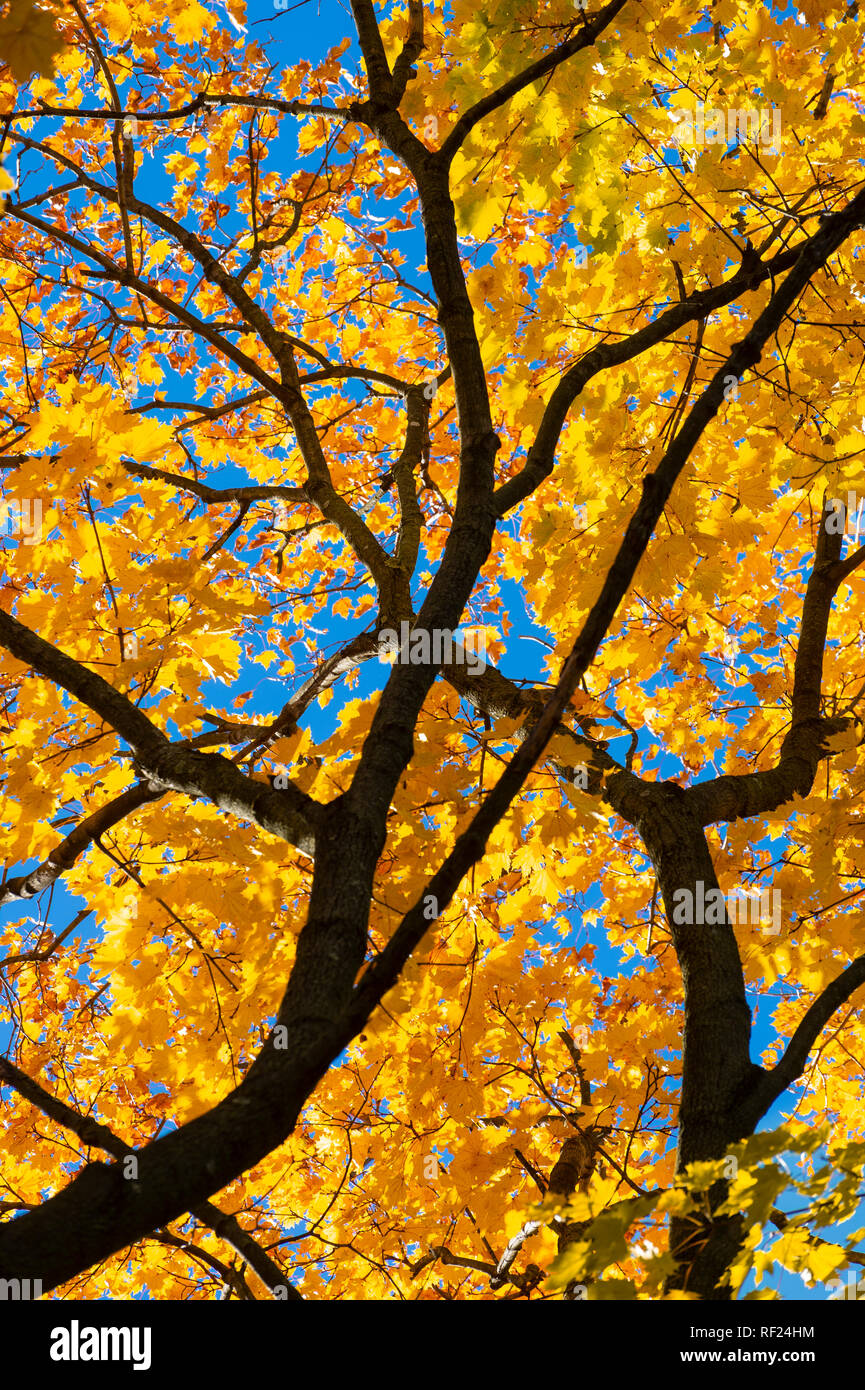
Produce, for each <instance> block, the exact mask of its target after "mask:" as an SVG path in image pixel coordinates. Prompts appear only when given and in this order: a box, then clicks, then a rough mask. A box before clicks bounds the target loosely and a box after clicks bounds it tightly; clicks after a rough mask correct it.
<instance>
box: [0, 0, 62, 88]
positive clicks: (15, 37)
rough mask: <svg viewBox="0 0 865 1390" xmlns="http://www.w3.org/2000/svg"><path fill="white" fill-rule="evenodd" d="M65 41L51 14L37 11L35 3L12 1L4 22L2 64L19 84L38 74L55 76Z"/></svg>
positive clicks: (0, 40) (1, 28)
mask: <svg viewBox="0 0 865 1390" xmlns="http://www.w3.org/2000/svg"><path fill="white" fill-rule="evenodd" d="M62 47H63V40H62V39H61V37H60V35H59V34H58V32H57V30H56V29H55V28H54V20H53V18H52V16H51V14H50V13H49V11H48V10H40V9H37V7H36V5H35V4H34V3H33V0H12V4H11V6H10V8H9V13H8V14H7V15H6V17H5V19H0V62H2V63H5V64H6V66H7V67H8V68H9V69H10V71H11V73H12V76H13V77H14V78H16V80H17V81H18V82H26V81H27V79H28V77H31V76H32V74H33V73H34V72H38V73H40V74H41V75H42V76H43V77H52V76H53V74H54V58H55V55H56V54H57V53H59V52H60V49H61V48H62Z"/></svg>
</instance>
